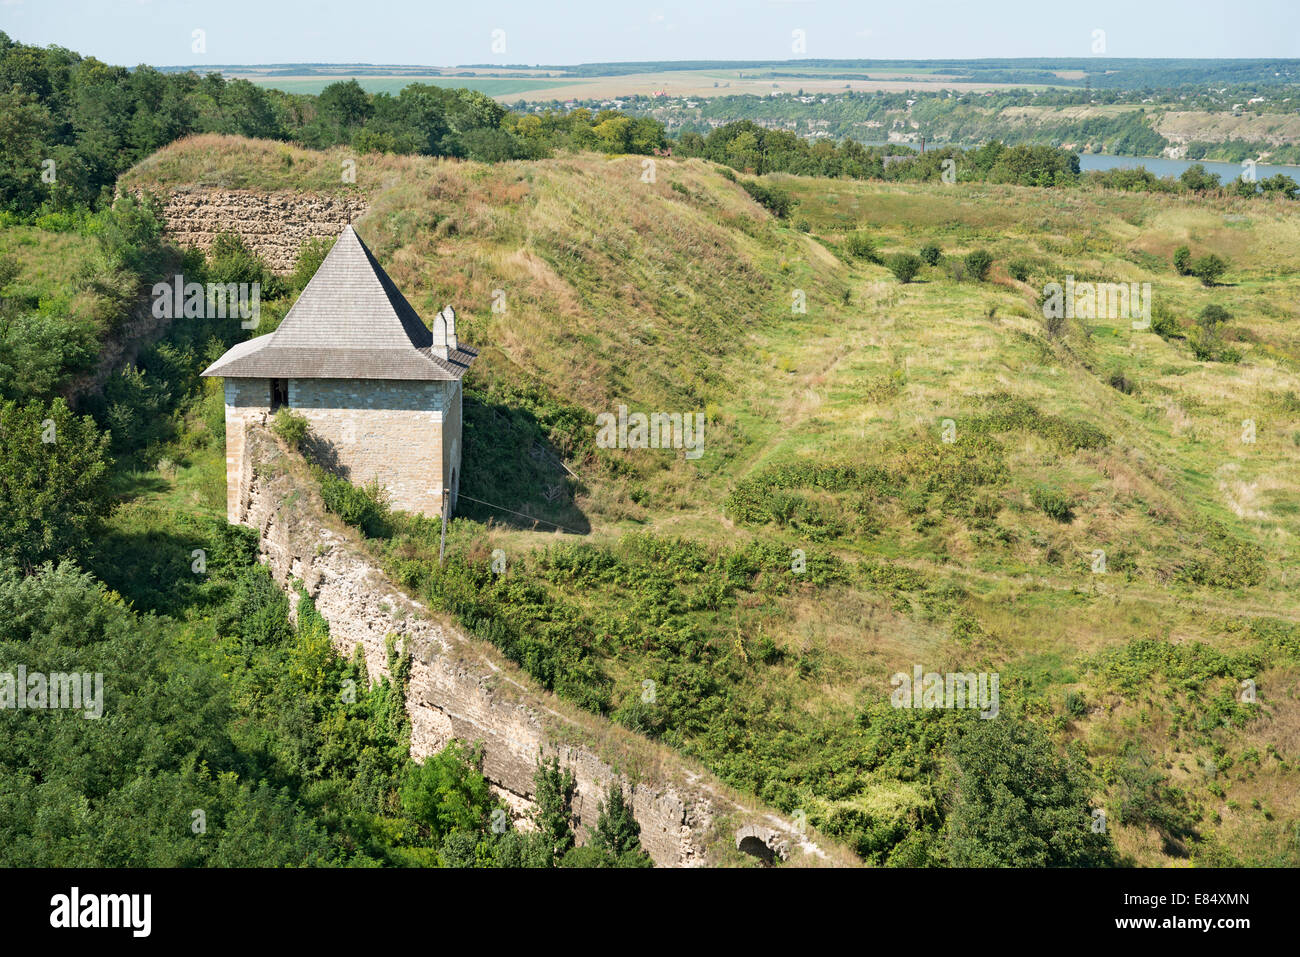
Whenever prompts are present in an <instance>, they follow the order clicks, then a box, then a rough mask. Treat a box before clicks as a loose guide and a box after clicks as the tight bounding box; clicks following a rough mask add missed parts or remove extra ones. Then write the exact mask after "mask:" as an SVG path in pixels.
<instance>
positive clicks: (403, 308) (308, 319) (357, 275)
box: [203, 226, 478, 380]
mask: <svg viewBox="0 0 1300 957" xmlns="http://www.w3.org/2000/svg"><path fill="white" fill-rule="evenodd" d="M477 355H478V352H477V351H476V350H474V349H472V348H470V347H469V346H466V345H463V344H459V343H458V344H457V346H456V347H455V348H453V349H451V350H449V351H448V352H447V358H445V359H444V358H442V356H441V355H440V354H439V353H438V352H436V351H435V348H434V337H433V333H432V332H430V331H429V329H428V328H426V327H425V325H424V323H423V322H422V321H421V320H420V317H419V316H418V315H417V314H416V312H415V310H414V309H413V308H411V304H410V303H409V302H407V301H406V297H405V296H403V295H402V293H401V292H400V291H399V290H398V288H397V286H395V285H394V284H393V281H392V280H391V279H390V278H388V274H387V273H386V272H384V269H383V267H382V266H380V265H379V263H378V262H376V260H375V257H374V256H373V255H371V253H370V250H369V249H367V248H366V244H365V243H363V242H362V241H361V237H360V236H358V235H357V233H356V230H354V229H353V228H352V227H351V226H345V227H344V228H343V232H342V234H341V235H340V236H339V238H338V241H337V242H335V244H334V248H333V249H331V250H330V252H329V255H328V256H326V257H325V261H324V262H322V263H321V265H320V268H319V269H317V270H316V273H315V275H313V276H312V277H311V281H310V282H309V283H307V288H306V289H304V290H303V291H302V295H301V296H299V297H298V301H297V302H295V303H294V304H293V308H292V309H290V310H289V314H288V315H286V316H285V317H284V320H283V321H282V322H281V323H280V325H279V327H278V328H277V329H276V330H275V332H272V333H270V334H268V335H265V336H258V337H257V338H255V339H251V340H249V341H248V342H242V343H240V344H239V345H237V346H234V347H233V348H231V349H230V350H229V351H228V352H227V353H226V354H225V355H223V356H222V357H221V358H220V359H218V360H217V361H216V362H214V363H213V364H212V365H211V366H209V367H208V369H207V370H206V371H205V372H204V373H203V374H204V375H205V376H225V377H234V378H259V379H286V378H296V379H442V380H448V379H459V378H460V377H461V376H463V375H464V374H465V372H466V370H467V369H468V368H469V364H470V363H471V362H472V361H473V360H474V358H475V357H476V356H477Z"/></svg>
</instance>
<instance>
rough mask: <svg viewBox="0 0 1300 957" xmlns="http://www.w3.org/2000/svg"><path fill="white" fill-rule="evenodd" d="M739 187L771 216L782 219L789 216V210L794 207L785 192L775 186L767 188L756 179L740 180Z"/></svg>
mask: <svg viewBox="0 0 1300 957" xmlns="http://www.w3.org/2000/svg"><path fill="white" fill-rule="evenodd" d="M740 185H741V186H743V187H744V188H745V192H747V193H748V194H749V195H750V196H752V197H754V199H755V201H756V202H757V203H758V204H759V205H760V206H762V207H763V208H764V209H766V210H767V211H768V212H769V213H771V214H772V215H773V216H775V217H777V218H778V219H784V218H785V217H787V216H789V215H790V208H791V207H792V206H793V205H794V201H793V200H792V199H791V198H790V194H789V193H787V192H786V191H785V190H783V189H778V188H777V187H775V186H768V185H767V184H766V183H760V182H759V181H758V180H756V179H746V180H742V181H741V183H740Z"/></svg>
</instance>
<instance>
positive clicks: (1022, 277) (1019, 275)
mask: <svg viewBox="0 0 1300 957" xmlns="http://www.w3.org/2000/svg"><path fill="white" fill-rule="evenodd" d="M1007 272H1009V273H1010V274H1011V278H1012V279H1014V280H1015V281H1016V282H1028V281H1029V263H1027V262H1025V261H1024V260H1023V259H1017V260H1014V261H1012V262H1009V263H1007Z"/></svg>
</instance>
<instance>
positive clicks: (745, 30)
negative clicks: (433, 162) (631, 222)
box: [0, 0, 1300, 68]
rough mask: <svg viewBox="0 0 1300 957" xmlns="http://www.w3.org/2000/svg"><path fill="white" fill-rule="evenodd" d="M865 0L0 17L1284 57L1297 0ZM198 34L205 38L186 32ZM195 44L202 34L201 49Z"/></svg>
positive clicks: (371, 34) (19, 28) (72, 10)
mask: <svg viewBox="0 0 1300 957" xmlns="http://www.w3.org/2000/svg"><path fill="white" fill-rule="evenodd" d="M918 11H920V8H917V9H912V8H899V7H889V8H884V9H865V8H863V7H862V6H860V5H858V4H855V3H852V2H850V0H812V2H797V0H766V2H763V0H711V2H705V3H700V2H683V0H654V2H652V3H650V4H647V5H644V6H642V5H636V6H618V5H611V4H608V3H603V2H600V0H568V2H566V3H565V4H563V5H558V4H557V5H554V6H552V5H550V4H546V3H538V2H536V0H499V2H496V3H492V4H478V5H466V4H430V3H425V2H418V0H372V3H370V4H369V5H367V7H366V8H365V10H364V14H359V13H358V10H357V8H356V7H355V6H353V5H352V4H351V3H350V2H348V0H313V2H310V3H308V2H283V3H276V4H267V3H265V2H263V0H223V2H221V3H216V2H212V0H196V2H186V3H179V2H164V0H40V2H35V0H0V30H4V31H5V32H6V33H8V34H9V35H10V36H11V37H13V38H14V39H15V40H17V41H19V42H22V43H27V44H34V45H38V46H49V45H51V44H54V45H58V46H62V47H66V48H68V49H72V50H76V51H78V52H81V53H84V54H86V55H89V56H94V57H96V58H97V59H100V60H102V61H104V62H106V63H119V64H139V63H166V64H169V65H177V66H191V67H195V68H197V67H199V66H201V65H203V64H205V63H206V62H207V61H209V60H211V61H212V62H217V61H220V62H221V63H222V64H231V65H234V64H238V65H247V66H255V65H258V66H265V65H271V64H289V63H321V64H325V63H335V64H346V63H372V64H409V65H423V64H436V63H448V64H453V63H476V64H477V63H491V64H493V65H498V68H503V67H505V66H507V65H509V64H522V63H532V64H539V65H540V64H574V65H577V64H591V63H611V64H614V63H642V62H666V61H669V60H677V61H681V60H687V61H689V60H713V61H736V60H744V61H761V62H771V61H773V60H783V59H785V58H790V57H793V58H796V59H808V60H812V59H818V60H845V59H874V60H883V59H889V60H952V59H965V60H982V59H1024V58H1043V57H1050V58H1060V57H1073V58H1090V57H1094V56H1097V57H1110V58H1121V59H1122V58H1138V57H1141V58H1144V59H1159V60H1167V59H1200V60H1206V59H1216V60H1238V59H1289V58H1290V57H1291V55H1293V54H1294V53H1295V52H1296V37H1297V36H1300V7H1297V5H1296V4H1295V3H1294V2H1292V0H1258V2H1257V3H1255V4H1253V5H1252V6H1251V7H1250V8H1249V9H1248V10H1246V9H1242V10H1241V11H1240V13H1241V15H1238V9H1237V8H1230V7H1227V6H1226V5H1225V4H1223V3H1222V2H1218V0H1151V2H1148V3H1144V4H1134V3H1131V2H1130V0H1096V2H1094V3H1092V4H1090V5H1089V6H1088V7H1087V8H1086V9H1081V8H1073V7H1065V6H1055V7H1051V6H1049V7H1046V8H1044V7H1043V6H1042V5H1041V4H1039V3H1037V2H1036V0H996V2H992V3H986V4H982V5H978V6H976V5H971V4H968V3H965V2H963V0H932V2H931V3H929V4H927V6H926V7H925V8H924V10H923V11H920V12H918ZM199 34H201V36H202V43H201V44H200V43H199V42H198V40H197V39H195V37H196V36H197V35H199ZM200 47H201V48H200Z"/></svg>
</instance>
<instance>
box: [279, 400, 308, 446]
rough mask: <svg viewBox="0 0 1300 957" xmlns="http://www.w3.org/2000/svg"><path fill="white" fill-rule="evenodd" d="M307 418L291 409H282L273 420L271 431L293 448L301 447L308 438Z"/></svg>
mask: <svg viewBox="0 0 1300 957" xmlns="http://www.w3.org/2000/svg"><path fill="white" fill-rule="evenodd" d="M307 429H308V426H307V420H306V419H305V418H303V417H302V416H301V415H299V414H298V413H296V412H291V411H290V410H289V409H281V410H280V411H279V412H277V413H275V418H274V419H272V420H271V431H272V432H274V433H275V434H276V435H278V436H279V437H280V438H281V439H283V440H284V442H285V444H287V445H289V446H290V447H291V448H295V449H301V448H302V444H303V442H304V441H306V439H307Z"/></svg>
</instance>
